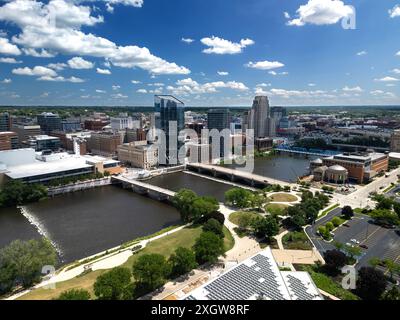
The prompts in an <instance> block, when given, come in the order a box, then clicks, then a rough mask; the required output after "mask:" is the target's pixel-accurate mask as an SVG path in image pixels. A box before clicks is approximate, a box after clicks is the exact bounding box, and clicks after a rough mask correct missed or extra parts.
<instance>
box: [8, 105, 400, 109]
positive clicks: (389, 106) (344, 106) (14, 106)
mask: <svg viewBox="0 0 400 320" xmlns="http://www.w3.org/2000/svg"><path fill="white" fill-rule="evenodd" d="M251 107H252V106H251V105H242V106H220V105H217V106H214V105H209V106H206V105H204V106H190V105H185V108H198V109H205V108H228V109H243V108H251ZM273 107H283V108H361V107H363V108H380V109H382V108H396V109H397V108H400V104H398V105H367V104H360V105H314V106H312V105H290V106H285V105H270V108H273ZM0 108H1V109H7V108H17V109H19V108H90V109H92V108H149V109H151V108H154V106H153V105H132V106H130V105H98V106H95V105H91V106H82V105H0Z"/></svg>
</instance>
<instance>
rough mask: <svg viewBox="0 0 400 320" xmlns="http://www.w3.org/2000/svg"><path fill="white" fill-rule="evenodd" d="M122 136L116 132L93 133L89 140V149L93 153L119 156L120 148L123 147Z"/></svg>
mask: <svg viewBox="0 0 400 320" xmlns="http://www.w3.org/2000/svg"><path fill="white" fill-rule="evenodd" d="M121 144H122V142H121V135H120V134H119V133H114V132H108V131H105V132H93V133H92V134H91V136H90V139H89V140H88V149H89V151H90V152H91V153H93V154H96V155H100V156H104V157H113V156H115V155H116V154H117V149H118V146H119V145H121Z"/></svg>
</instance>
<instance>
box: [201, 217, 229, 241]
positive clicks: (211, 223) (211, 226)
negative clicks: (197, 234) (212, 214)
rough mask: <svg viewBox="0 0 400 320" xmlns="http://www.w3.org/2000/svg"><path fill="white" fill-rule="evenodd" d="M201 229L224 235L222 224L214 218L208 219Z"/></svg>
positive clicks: (220, 235)
mask: <svg viewBox="0 0 400 320" xmlns="http://www.w3.org/2000/svg"><path fill="white" fill-rule="evenodd" d="M203 231H210V232H213V233H215V234H216V235H217V236H219V237H221V238H223V237H224V231H223V226H222V224H220V223H219V222H218V221H217V220H216V219H209V220H208V221H207V222H206V223H205V224H204V225H203Z"/></svg>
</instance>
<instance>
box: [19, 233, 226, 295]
mask: <svg viewBox="0 0 400 320" xmlns="http://www.w3.org/2000/svg"><path fill="white" fill-rule="evenodd" d="M223 231H224V235H225V237H224V249H225V250H226V251H228V250H230V249H231V248H232V247H233V245H234V239H233V237H232V235H231V234H230V232H229V230H228V229H226V228H224V230H223ZM201 233H202V226H194V227H187V228H184V229H182V230H180V231H177V232H175V233H172V234H170V235H168V236H165V237H163V238H161V239H158V240H155V241H152V242H150V243H149V244H148V245H147V246H146V247H145V248H144V249H143V250H141V251H139V252H138V253H137V254H134V255H132V256H131V257H130V258H129V259H128V260H127V261H126V262H125V263H124V264H123V265H122V266H121V267H125V268H128V269H131V268H132V266H133V265H134V263H135V262H136V261H137V260H138V259H139V257H141V256H143V255H147V254H160V255H163V256H164V257H165V258H167V259H168V258H169V257H170V256H171V255H172V254H173V253H174V251H175V250H176V249H177V248H179V247H183V248H188V249H190V248H192V247H193V245H194V244H195V241H196V239H197V238H198V237H199V236H200V234H201ZM107 271H109V270H97V271H92V272H88V273H84V274H83V275H81V276H78V277H76V278H73V279H71V280H67V281H64V282H59V283H57V284H56V288H55V289H43V288H39V289H35V290H33V291H31V292H29V293H27V294H26V295H23V296H22V297H20V298H19V299H20V300H49V299H54V298H57V297H58V296H59V295H60V294H61V293H62V292H65V291H67V290H71V289H84V290H87V291H89V293H90V295H91V298H95V296H94V291H93V285H94V283H95V282H96V279H97V277H99V276H100V275H101V274H104V273H105V272H107Z"/></svg>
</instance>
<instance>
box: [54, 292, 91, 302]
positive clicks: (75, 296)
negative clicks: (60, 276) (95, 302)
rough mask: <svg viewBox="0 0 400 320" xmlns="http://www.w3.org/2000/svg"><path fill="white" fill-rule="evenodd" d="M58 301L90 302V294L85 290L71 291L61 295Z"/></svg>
mask: <svg viewBox="0 0 400 320" xmlns="http://www.w3.org/2000/svg"><path fill="white" fill-rule="evenodd" d="M56 300H75V301H78V300H90V293H89V291H87V290H83V289H71V290H67V291H64V292H63V293H61V294H60V295H59V297H58V298H57V299H56Z"/></svg>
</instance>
